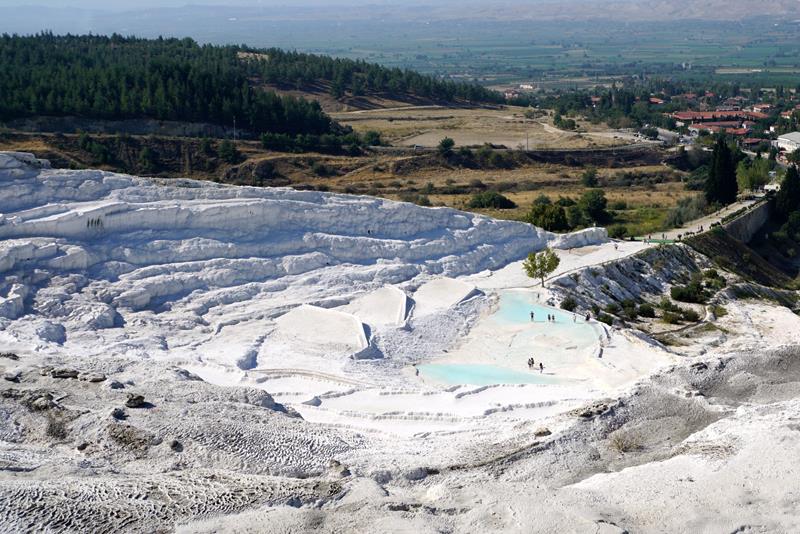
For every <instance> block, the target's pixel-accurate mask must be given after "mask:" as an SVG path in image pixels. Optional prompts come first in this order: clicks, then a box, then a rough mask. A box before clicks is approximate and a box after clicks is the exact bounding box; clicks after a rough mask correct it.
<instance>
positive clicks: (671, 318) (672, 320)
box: [661, 311, 681, 324]
mask: <svg viewBox="0 0 800 534" xmlns="http://www.w3.org/2000/svg"><path fill="white" fill-rule="evenodd" d="M661 320H662V321H664V322H665V323H667V324H679V323H680V322H681V316H680V315H678V314H677V313H675V312H671V311H665V312H664V313H663V314H662V315H661Z"/></svg>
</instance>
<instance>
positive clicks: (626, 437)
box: [608, 430, 642, 453]
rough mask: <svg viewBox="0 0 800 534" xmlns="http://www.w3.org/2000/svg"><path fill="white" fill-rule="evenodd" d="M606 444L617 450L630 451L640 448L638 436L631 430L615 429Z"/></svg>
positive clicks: (640, 443)
mask: <svg viewBox="0 0 800 534" xmlns="http://www.w3.org/2000/svg"><path fill="white" fill-rule="evenodd" d="M608 445H609V446H610V447H611V448H612V449H613V450H615V451H617V452H623V453H624V452H631V451H637V450H639V449H641V448H642V442H641V440H640V439H639V436H638V435H636V434H632V433H631V432H624V433H623V432H621V431H619V430H617V431H616V432H614V434H612V435H611V438H610V439H609V440H608Z"/></svg>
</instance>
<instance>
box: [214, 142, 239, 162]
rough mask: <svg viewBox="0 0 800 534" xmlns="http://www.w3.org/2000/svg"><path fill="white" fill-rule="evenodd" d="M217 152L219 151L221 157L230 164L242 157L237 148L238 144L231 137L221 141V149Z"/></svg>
mask: <svg viewBox="0 0 800 534" xmlns="http://www.w3.org/2000/svg"><path fill="white" fill-rule="evenodd" d="M217 152H218V153H219V157H220V158H221V159H222V161H224V162H225V163H230V164H234V163H239V160H240V159H241V154H240V153H239V149H238V148H236V145H235V144H233V141H231V140H230V139H225V140H224V141H222V143H220V145H219V150H218V151H217Z"/></svg>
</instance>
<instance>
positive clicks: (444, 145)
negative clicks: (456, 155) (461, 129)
mask: <svg viewBox="0 0 800 534" xmlns="http://www.w3.org/2000/svg"><path fill="white" fill-rule="evenodd" d="M454 146H456V142H455V141H453V140H452V139H450V138H449V137H445V138H444V139H442V140H441V141H439V146H438V149H439V154H441V155H443V156H449V155H450V153H451V152H452V151H453V147H454Z"/></svg>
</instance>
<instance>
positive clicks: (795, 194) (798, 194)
mask: <svg viewBox="0 0 800 534" xmlns="http://www.w3.org/2000/svg"><path fill="white" fill-rule="evenodd" d="M798 208H800V175H798V172H797V166H796V165H792V166H791V167H789V169H787V171H786V176H785V177H784V178H783V183H782V184H781V188H780V190H779V191H778V194H777V195H776V196H775V211H776V212H777V214H778V216H779V217H780V218H781V219H782V220H784V221H785V220H787V219H788V218H789V215H791V214H792V213H793V212H795V211H797V209H798Z"/></svg>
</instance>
